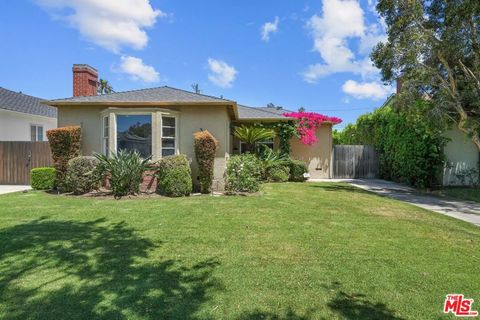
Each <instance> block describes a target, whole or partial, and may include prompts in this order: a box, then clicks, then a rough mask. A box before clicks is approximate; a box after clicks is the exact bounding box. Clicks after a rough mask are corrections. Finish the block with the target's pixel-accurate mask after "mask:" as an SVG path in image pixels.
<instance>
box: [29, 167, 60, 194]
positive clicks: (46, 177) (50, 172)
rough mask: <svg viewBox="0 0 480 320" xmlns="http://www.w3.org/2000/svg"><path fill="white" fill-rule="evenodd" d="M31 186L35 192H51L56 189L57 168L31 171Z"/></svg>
mask: <svg viewBox="0 0 480 320" xmlns="http://www.w3.org/2000/svg"><path fill="white" fill-rule="evenodd" d="M30 173H31V178H30V184H31V186H32V188H33V189H35V190H51V189H54V188H55V181H56V178H55V175H56V170H55V168H51V167H44V168H34V169H32V170H31V171H30Z"/></svg>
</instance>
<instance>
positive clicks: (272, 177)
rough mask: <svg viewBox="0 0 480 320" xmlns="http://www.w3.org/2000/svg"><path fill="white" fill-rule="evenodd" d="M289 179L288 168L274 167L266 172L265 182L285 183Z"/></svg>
mask: <svg viewBox="0 0 480 320" xmlns="http://www.w3.org/2000/svg"><path fill="white" fill-rule="evenodd" d="M289 177H290V168H289V167H285V166H274V167H270V168H268V170H267V181H270V182H286V181H288V178H289Z"/></svg>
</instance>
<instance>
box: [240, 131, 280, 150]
mask: <svg viewBox="0 0 480 320" xmlns="http://www.w3.org/2000/svg"><path fill="white" fill-rule="evenodd" d="M233 135H234V136H235V137H237V138H238V139H239V140H240V141H243V142H245V144H246V145H247V152H254V151H255V143H257V142H260V141H265V140H268V139H272V138H274V137H275V131H274V130H272V129H267V128H262V127H252V126H250V127H248V126H244V125H242V126H240V127H235V129H234V131H233Z"/></svg>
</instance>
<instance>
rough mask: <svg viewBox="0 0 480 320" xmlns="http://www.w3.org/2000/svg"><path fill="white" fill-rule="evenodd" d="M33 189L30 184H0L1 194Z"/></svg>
mask: <svg viewBox="0 0 480 320" xmlns="http://www.w3.org/2000/svg"><path fill="white" fill-rule="evenodd" d="M30 189H32V188H31V187H30V186H17V185H0V194H6V193H12V192H18V191H25V190H30Z"/></svg>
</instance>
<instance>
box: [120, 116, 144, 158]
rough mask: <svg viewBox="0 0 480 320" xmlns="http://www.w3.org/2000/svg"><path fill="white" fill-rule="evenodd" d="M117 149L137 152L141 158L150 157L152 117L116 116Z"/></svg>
mask: <svg viewBox="0 0 480 320" xmlns="http://www.w3.org/2000/svg"><path fill="white" fill-rule="evenodd" d="M117 149H118V150H129V151H134V150H137V151H138V152H139V153H140V155H141V156H142V157H143V158H147V157H149V156H151V155H152V117H151V116H150V115H117Z"/></svg>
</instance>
